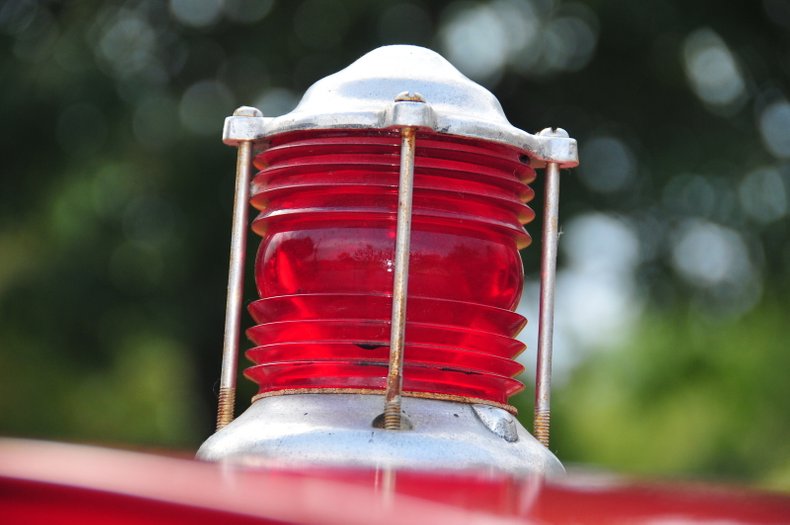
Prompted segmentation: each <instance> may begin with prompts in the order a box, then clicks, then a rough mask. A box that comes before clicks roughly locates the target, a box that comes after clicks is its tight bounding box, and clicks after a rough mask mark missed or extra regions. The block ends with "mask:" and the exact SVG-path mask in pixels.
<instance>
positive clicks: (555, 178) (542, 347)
mask: <svg viewBox="0 0 790 525" xmlns="http://www.w3.org/2000/svg"><path fill="white" fill-rule="evenodd" d="M545 176H546V187H545V188H546V189H545V196H544V205H543V238H542V242H541V253H540V318H539V320H538V356H537V367H536V370H535V420H534V427H533V430H534V432H535V437H536V438H537V440H538V441H540V442H541V443H542V444H543V445H544V446H545V447H548V446H549V427H550V424H551V355H552V351H553V344H554V289H555V282H556V276H557V244H558V241H559V202H560V168H559V165H558V164H557V163H556V162H549V163H548V164H547V165H546V174H545Z"/></svg>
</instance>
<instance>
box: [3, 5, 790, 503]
mask: <svg viewBox="0 0 790 525" xmlns="http://www.w3.org/2000/svg"><path fill="white" fill-rule="evenodd" d="M388 43H413V44H418V45H426V46H429V47H432V48H434V49H437V50H438V51H440V52H442V53H444V54H445V55H446V56H448V58H450V59H451V60H454V61H455V62H456V63H458V62H460V63H458V65H459V66H463V67H462V69H463V70H464V71H466V72H467V73H468V74H470V75H471V76H472V77H473V78H475V79H476V80H478V81H480V82H482V83H484V84H485V85H487V86H488V87H489V88H490V89H492V91H493V92H494V93H495V95H496V96H497V97H498V98H499V99H500V101H501V103H502V105H503V107H504V108H505V111H506V113H507V114H508V117H509V118H510V120H511V121H512V122H513V123H514V124H515V125H517V126H518V127H521V128H523V129H526V130H529V131H536V130H539V129H541V128H543V127H546V126H550V125H551V126H557V125H561V126H562V127H564V128H566V129H568V130H569V131H570V133H571V135H572V136H573V137H576V138H577V139H578V140H579V143H580V147H581V154H582V167H581V168H580V169H579V170H577V172H575V173H578V177H577V176H576V175H575V174H570V175H569V176H566V177H565V178H564V181H563V198H562V216H563V221H564V222H570V221H572V220H573V219H574V218H578V217H584V216H586V215H587V214H590V213H593V212H595V213H599V214H605V215H607V216H609V217H612V218H614V219H615V220H617V221H621V222H622V224H625V225H627V227H628V229H629V231H631V232H632V233H633V235H634V238H636V239H637V240H638V244H639V257H638V259H637V260H636V262H635V263H634V265H633V267H631V268H630V269H629V270H628V271H629V272H630V273H631V274H633V275H631V277H632V278H633V281H634V283H636V284H635V286H636V292H635V295H634V297H635V298H638V302H639V305H640V306H639V307H638V308H637V307H636V303H634V311H637V310H639V313H638V315H637V316H636V320H635V321H634V323H633V326H631V327H630V329H629V330H628V333H627V336H625V337H618V338H612V339H611V340H612V341H615V340H616V342H612V343H611V344H607V343H605V342H604V343H601V341H606V340H607V339H606V338H603V339H601V338H595V341H596V343H595V344H589V345H588V346H589V348H588V349H587V351H586V353H585V354H584V356H583V358H579V359H577V362H576V363H575V364H574V366H573V367H572V369H571V372H570V375H569V376H568V378H567V379H566V380H565V381H564V382H563V383H562V384H561V385H560V387H559V388H558V389H557V390H556V394H555V407H554V414H555V419H556V427H555V429H554V432H553V436H554V444H553V446H552V448H554V449H555V450H556V451H557V453H558V455H559V456H560V457H561V458H562V459H564V460H566V461H569V462H573V463H580V464H586V465H597V466H600V467H601V468H606V469H613V470H617V471H623V472H634V473H639V474H648V475H650V474H660V475H666V476H684V477H711V478H725V479H732V480H739V481H741V482H744V481H745V482H754V483H758V484H761V485H763V486H768V487H773V488H779V489H784V490H788V489H790V446H789V445H788V443H790V441H788V439H787V436H788V435H789V432H788V431H790V409H788V400H790V381H788V380H787V370H788V369H790V362H789V360H790V357H788V356H790V352H788V350H790V348H788V340H789V339H790V328H788V316H787V309H788V306H789V304H790V301H788V296H789V295H788V292H790V286H789V284H790V271H788V268H790V242H788V233H789V232H788V220H787V212H788V201H790V198H788V188H790V165H788V162H787V160H788V158H790V141H788V139H787V137H788V136H790V105H789V104H788V102H787V99H786V97H787V94H788V81H789V75H790V70H788V64H790V9H788V7H787V4H786V3H784V2H782V1H780V0H764V1H763V2H753V1H748V0H735V1H731V2H720V1H712V0H700V1H692V2H686V1H681V0H657V1H655V2H649V3H641V2H631V1H626V0H618V1H607V2H602V1H597V0H586V1H569V0H565V1H560V0H491V1H481V2H460V1H458V2H427V1H420V0H403V1H401V2H394V3H393V2H384V1H374V2H363V1H361V0H353V1H348V0H347V1H344V2H332V1H328V0H326V1H322V0H306V1H294V2H285V1H274V0H270V1H256V2H252V1H244V0H204V1H199V0H194V1H190V0H171V1H170V2H161V3H160V2H154V1H146V0H136V1H127V2H98V1H95V0H80V1H73V2H57V1H47V0H40V1H37V0H6V2H4V3H2V4H0V79H2V82H0V132H1V133H2V140H0V174H1V175H0V414H2V419H0V433H2V434H5V435H19V436H30V437H39V438H48V439H64V440H79V441H91V442H102V443H114V444H141V445H147V446H157V447H158V446H167V447H174V448H193V447H195V446H196V445H197V444H198V443H200V442H201V441H202V440H203V439H204V438H205V437H206V436H207V435H209V434H210V432H211V431H212V419H213V413H214V403H215V396H216V382H217V379H218V375H219V349H220V348H221V335H222V316H223V308H224V293H225V279H226V271H227V266H226V265H227V261H226V257H227V245H228V243H229V236H228V234H229V230H230V218H229V215H230V205H231V198H232V191H233V180H232V172H233V166H234V151H233V150H231V149H230V148H227V147H225V146H223V145H222V144H221V143H220V140H219V135H220V130H221V125H222V119H223V117H224V116H226V115H228V114H230V113H231V112H232V111H233V109H234V108H235V107H236V106H238V105H241V104H255V105H260V106H262V109H263V110H264V112H265V113H266V114H269V115H271V114H276V113H278V112H284V111H288V110H289V109H290V107H291V106H292V105H293V104H294V102H295V100H298V97H299V95H300V94H301V93H302V92H303V91H304V90H305V89H306V88H307V87H308V86H309V85H310V84H311V83H312V82H314V81H315V80H317V79H319V78H321V77H323V76H325V75H327V74H330V73H332V72H334V71H336V70H338V69H340V68H342V67H344V66H345V65H347V64H348V63H350V62H351V61H353V60H354V59H356V58H357V57H359V56H360V55H362V54H363V53H365V52H366V51H368V50H370V49H373V48H375V47H378V46H380V45H384V44H388ZM585 145H588V146H585ZM585 155H586V158H587V159H588V160H589V162H588V163H587V164H585ZM585 166H586V167H585ZM538 193H539V195H540V191H539V192H538ZM539 200H540V197H538V202H539ZM539 227H540V224H539V221H538V223H536V224H534V225H532V226H531V227H530V229H531V231H533V232H534V231H538V228H539ZM250 242H252V243H254V242H255V240H254V239H252V238H251V241H250ZM524 255H525V268H526V269H527V273H528V275H534V273H535V270H536V268H537V249H534V248H532V249H528V250H526V251H525V254H524ZM566 262H567V261H565V260H561V267H564V265H565V264H566ZM591 278H594V277H591ZM254 294H255V292H254V290H253V289H252V286H250V289H249V290H248V294H247V296H248V297H250V298H252V297H254ZM577 300H579V301H584V300H585V298H584V297H579V298H577ZM590 308H595V304H591V305H590ZM561 314H562V312H559V315H561ZM581 339H582V340H581V342H579V345H583V344H584V341H583V339H584V337H583V336H582V338H581ZM530 369H531V368H530ZM527 382H529V381H527ZM244 383H245V385H244V387H243V388H244V389H245V390H243V392H242V393H241V394H240V395H239V399H242V400H243V399H246V398H248V395H251V392H252V388H251V385H249V384H247V383H249V382H244ZM528 396H529V394H524V395H522V396H520V398H519V399H518V400H517V403H519V404H520V405H522V407H521V408H522V414H524V416H525V417H528V415H529V414H530V413H531V408H530V406H529V400H528V399H527V398H528ZM240 405H241V406H242V407H243V406H245V405H246V403H245V402H243V401H242V402H241V403H240ZM527 426H529V423H527Z"/></svg>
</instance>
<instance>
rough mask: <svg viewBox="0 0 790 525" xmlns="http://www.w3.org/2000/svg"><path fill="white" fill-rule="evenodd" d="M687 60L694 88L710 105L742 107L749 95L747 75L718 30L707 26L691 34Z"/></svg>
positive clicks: (722, 108)
mask: <svg viewBox="0 0 790 525" xmlns="http://www.w3.org/2000/svg"><path fill="white" fill-rule="evenodd" d="M683 60H684V64H685V68H686V76H687V77H688V79H689V82H690V83H691V88H692V89H693V90H694V93H696V95H697V96H698V97H699V98H700V100H702V101H703V102H704V103H705V104H706V105H707V106H708V107H710V108H713V109H719V110H729V111H732V110H737V109H739V108H740V107H741V105H742V104H743V102H744V100H745V96H746V87H745V84H744V81H743V77H742V75H741V72H740V70H739V68H738V64H737V62H736V60H735V57H734V56H733V54H732V52H731V51H730V50H729V48H728V47H727V44H726V43H725V42H724V40H722V38H721V37H720V36H719V35H718V34H716V33H715V32H714V31H713V30H711V29H708V28H703V29H698V30H697V31H694V32H693V33H691V34H690V35H688V37H687V38H686V41H685V43H684V45H683Z"/></svg>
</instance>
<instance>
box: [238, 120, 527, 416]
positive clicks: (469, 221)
mask: <svg viewBox="0 0 790 525" xmlns="http://www.w3.org/2000/svg"><path fill="white" fill-rule="evenodd" d="M416 144H417V146H416V158H415V175H414V198H413V212H412V233H411V252H410V259H409V297H408V300H407V325H406V348H405V352H404V359H405V361H404V377H403V389H404V392H405V393H407V394H409V393H415V395H420V393H421V394H424V395H426V394H427V395H432V394H440V395H449V396H460V397H464V398H472V399H481V400H486V401H491V402H495V403H506V402H507V399H508V397H509V396H511V395H512V394H514V393H516V392H517V391H519V390H521V389H522V388H523V385H522V384H521V383H520V382H519V381H517V380H515V379H513V376H515V375H516V374H518V373H519V372H520V371H521V370H522V367H521V366H520V365H519V364H518V363H516V362H515V361H513V358H514V357H515V356H516V355H517V354H518V353H520V352H521V351H522V350H523V349H524V345H523V344H522V343H520V342H518V341H517V340H515V339H513V337H514V336H515V335H516V334H517V333H518V331H519V330H520V329H521V328H522V327H523V325H524V323H525V322H526V321H525V319H524V318H523V317H521V316H520V315H518V314H516V313H514V311H513V310H514V309H515V307H516V305H517V304H518V301H519V297H520V295H521V290H522V287H523V282H524V277H523V271H522V266H521V259H520V257H519V254H518V250H519V249H520V248H523V247H525V246H527V245H528V244H529V242H530V238H529V235H527V233H526V232H525V231H524V228H523V225H524V224H525V223H527V222H529V221H530V220H532V218H533V217H534V213H533V212H532V210H531V209H530V208H529V207H528V206H526V204H525V203H526V202H528V201H529V200H530V199H531V198H532V196H533V192H532V190H531V189H530V188H529V187H528V186H527V183H529V182H531V181H532V180H533V179H534V177H535V173H534V171H533V170H532V169H531V168H530V167H529V166H528V165H527V164H526V163H525V162H522V159H523V157H522V156H521V152H520V151H519V150H517V149H515V148H510V147H507V146H503V145H499V144H494V143H490V142H486V141H482V140H471V139H462V138H458V137H448V136H440V135H436V134H418V136H417V141H416ZM255 165H256V167H257V168H258V169H260V171H259V172H258V174H257V175H256V176H255V178H254V180H253V183H252V205H253V206H255V207H256V208H257V209H258V210H260V212H261V213H260V214H259V215H258V217H257V218H256V219H255V220H254V221H253V230H254V231H255V232H256V233H258V234H259V235H261V236H262V237H263V240H262V242H261V245H260V248H259V250H258V255H257V258H256V263H255V281H256V284H257V288H258V292H259V294H260V297H261V299H260V300H258V301H255V302H253V303H252V304H251V305H250V308H249V309H250V313H251V314H252V317H253V318H254V319H255V322H256V323H258V325H257V326H255V327H253V328H251V329H250V330H248V332H247V335H248V336H249V338H250V339H251V340H252V341H253V342H254V343H255V344H256V345H258V346H256V347H255V348H253V349H251V350H249V351H248V352H247V357H248V358H249V359H251V360H252V361H253V362H254V363H255V366H253V367H251V368H249V369H248V370H247V372H246V375H247V376H248V377H249V378H251V379H252V380H254V381H256V382H257V383H258V384H259V385H260V390H259V394H261V395H266V394H270V393H275V392H278V391H283V390H289V391H291V390H300V389H309V390H316V389H359V390H383V389H384V387H385V377H386V375H387V357H388V352H389V337H390V315H391V307H392V300H391V295H392V281H393V259H394V251H395V227H396V210H397V202H398V174H399V167H400V137H399V135H398V134H397V133H393V132H376V131H370V130H365V131H342V132H341V131H326V130H323V131H303V132H296V133H290V134H284V135H279V136H276V137H273V138H272V139H271V142H270V145H269V148H268V149H267V150H266V151H265V152H263V153H262V154H260V155H258V156H257V157H256V159H255Z"/></svg>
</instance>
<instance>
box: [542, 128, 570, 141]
mask: <svg viewBox="0 0 790 525" xmlns="http://www.w3.org/2000/svg"><path fill="white" fill-rule="evenodd" d="M538 135H539V136H541V137H553V138H559V139H567V138H570V135H568V132H567V131H565V130H564V129H562V128H544V129H542V130H540V133H538Z"/></svg>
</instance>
